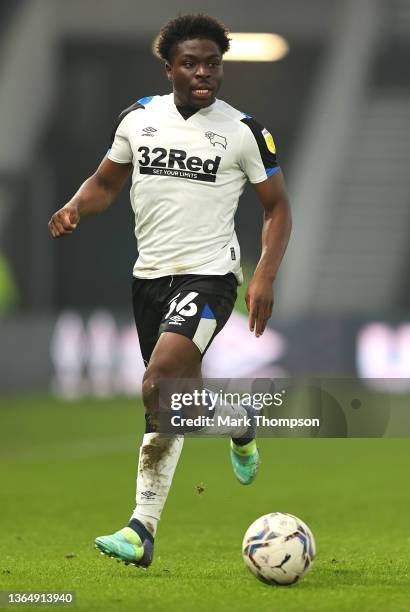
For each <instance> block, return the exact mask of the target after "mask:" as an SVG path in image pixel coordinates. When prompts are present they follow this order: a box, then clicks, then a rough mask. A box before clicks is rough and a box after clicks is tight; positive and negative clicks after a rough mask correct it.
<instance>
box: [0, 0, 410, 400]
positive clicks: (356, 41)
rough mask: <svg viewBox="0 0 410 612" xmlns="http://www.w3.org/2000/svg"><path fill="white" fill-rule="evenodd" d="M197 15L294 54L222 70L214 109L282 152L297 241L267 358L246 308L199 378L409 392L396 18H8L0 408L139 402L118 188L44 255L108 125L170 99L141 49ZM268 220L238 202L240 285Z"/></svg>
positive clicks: (159, 7)
mask: <svg viewBox="0 0 410 612" xmlns="http://www.w3.org/2000/svg"><path fill="white" fill-rule="evenodd" d="M196 11H203V12H208V13H209V14H211V15H214V16H215V17H217V18H219V19H221V20H222V21H223V22H224V23H225V24H226V25H227V26H228V27H229V29H230V30H231V31H232V32H271V33H275V34H278V35H280V36H282V37H283V38H284V39H285V40H286V42H287V44H288V47H289V49H288V53H287V54H286V55H285V56H284V57H283V58H282V59H280V60H279V61H252V62H249V61H232V62H226V64H225V81H224V85H223V88H222V90H221V92H220V94H219V96H220V97H221V98H223V99H225V100H226V101H228V102H230V103H232V104H233V105H234V106H236V107H237V108H240V109H241V110H243V111H245V112H247V113H249V114H252V115H254V116H255V117H256V118H258V120H259V121H260V122H261V123H264V124H266V126H267V127H268V128H270V130H271V132H272V134H273V135H274V138H275V141H276V144H277V148H278V151H279V159H280V163H281V166H282V168H283V171H284V173H285V177H286V179H287V184H288V188H289V193H290V198H291V204H292V209H293V216H294V231H293V236H292V239H291V243H290V245H289V248H288V252H287V254H286V259H285V261H284V264H283V266H282V268H281V272H280V277H279V279H278V281H277V285H276V305H275V310H274V316H273V317H272V319H271V321H270V326H269V330H268V331H267V333H266V334H265V335H264V336H263V338H261V339H259V340H255V339H254V338H252V337H251V336H250V334H249V333H248V332H247V320H246V317H245V315H244V313H245V309H244V303H243V292H242V295H240V297H239V299H238V302H237V312H236V313H235V314H234V316H233V317H232V319H231V321H230V323H229V324H228V326H227V327H226V329H225V330H224V331H223V333H221V334H220V336H219V337H218V339H217V341H216V342H215V344H214V346H213V347H212V349H211V350H210V351H209V354H208V356H207V358H206V363H205V367H206V373H207V375H208V376H213V377H228V376H236V377H239V376H245V377H251V376H269V377H270V376H279V375H280V376H287V375H297V374H302V375H316V376H319V375H323V376H359V377H368V378H373V377H374V378H386V379H387V378H395V377H400V378H408V379H410V319H409V306H410V280H409V279H410V241H409V240H408V235H409V230H410V195H409V194H410V189H409V188H410V172H409V170H408V160H409V158H410V129H409V128H410V81H409V79H408V67H409V60H410V3H409V2H408V1H407V0H334V1H333V2H329V1H328V0H309V2H306V1H304V0H287V2H280V1H279V0H271V1H270V2H265V1H263V0H254V2H252V4H251V5H250V4H249V2H245V1H244V0H236V1H235V2H233V1H232V2H224V3H221V2H216V1H214V0H212V1H211V0H210V1H205V2H202V3H199V2H195V1H190V2H187V1H185V0H180V1H179V2H175V1H173V0H169V1H167V2H157V3H155V6H154V5H150V4H146V3H141V2H136V1H134V0H115V2H114V1H113V0H98V1H97V0H86V1H84V0H81V1H80V0H70V1H65V0H2V2H1V4H0V32H1V37H0V41H1V42H0V123H1V134H2V138H1V142H0V347H1V349H0V389H1V391H2V392H3V398H4V397H5V395H4V393H5V392H8V393H10V392H16V391H41V392H49V391H51V392H53V393H55V394H57V395H59V396H63V397H68V398H74V397H79V396H81V395H83V394H90V393H91V394H95V395H97V396H111V395H114V394H117V393H121V394H122V393H124V394H130V395H133V394H135V393H137V392H138V391H139V388H140V380H141V376H142V372H143V364H142V360H141V357H140V354H139V349H138V343H137V336H136V332H135V330H134V327H133V322H132V312H131V303H130V284H131V270H132V265H133V262H134V261H135V259H136V256H137V251H136V244H135V239H134V235H133V218H132V214H131V208H130V205H129V201H128V191H127V189H125V190H124V193H123V194H122V195H121V197H120V199H119V201H118V202H117V203H116V204H115V205H114V206H113V207H112V209H111V210H110V211H109V212H107V213H106V214H105V215H102V216H101V217H98V218H92V219H89V220H85V221H83V222H82V224H81V228H80V230H79V231H78V232H77V233H75V235H73V236H71V237H70V238H68V239H63V240H59V241H53V240H52V239H51V237H50V235H49V233H48V229H47V222H48V219H49V217H50V216H51V214H52V212H53V211H54V210H56V209H57V208H58V207H60V206H61V205H62V204H64V203H65V202H66V201H67V200H68V199H69V198H70V197H71V195H72V194H73V192H74V191H75V190H76V189H77V187H78V186H79V184H80V183H81V182H82V181H83V180H84V179H85V178H86V177H87V176H89V175H90V173H92V172H93V171H94V169H95V167H96V165H97V164H98V162H99V160H100V159H101V158H102V157H103V156H104V154H105V152H106V150H107V147H108V143H109V137H110V132H111V129H112V126H113V123H114V121H115V118H116V116H117V115H118V113H119V112H120V111H121V110H122V109H123V108H125V107H127V106H128V105H129V104H131V103H132V102H133V101H135V100H136V99H138V98H140V97H143V96H147V95H152V94H153V93H168V91H169V89H168V83H167V81H166V80H165V78H164V75H163V68H162V66H161V63H160V61H159V60H158V59H157V58H156V57H155V56H154V54H153V52H152V42H153V39H154V37H155V35H156V34H157V33H158V30H159V28H160V26H161V25H162V24H163V23H164V22H165V21H166V20H168V19H169V18H171V17H173V16H175V15H176V14H177V13H178V12H196ZM261 217H262V215H261V207H260V205H259V204H258V202H257V201H256V198H255V196H254V194H253V192H252V189H251V188H249V189H247V191H246V193H245V194H244V196H243V197H242V200H241V202H240V205H239V210H238V213H237V231H238V235H239V239H240V243H241V246H242V253H243V261H244V268H245V275H246V276H247V277H248V278H249V275H250V273H251V271H252V269H253V266H254V265H255V263H256V261H257V259H258V256H259V244H260V228H261ZM401 391H402V392H403V391H406V392H409V391H410V383H409V385H408V386H407V387H406V385H402V386H401Z"/></svg>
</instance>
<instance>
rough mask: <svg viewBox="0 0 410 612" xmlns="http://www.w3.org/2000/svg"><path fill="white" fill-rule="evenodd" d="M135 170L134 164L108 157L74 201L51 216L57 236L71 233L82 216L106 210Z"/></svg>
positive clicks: (54, 235)
mask: <svg viewBox="0 0 410 612" xmlns="http://www.w3.org/2000/svg"><path fill="white" fill-rule="evenodd" d="M131 170H132V164H131V163H128V164H119V163H116V162H114V161H111V159H108V157H105V158H104V159H103V161H102V162H101V164H100V165H99V167H98V168H97V170H96V172H95V173H94V174H93V175H92V176H90V177H89V178H88V179H87V180H86V181H85V182H84V183H83V184H82V185H81V187H80V189H79V190H78V191H77V193H76V194H75V195H74V196H73V197H72V198H71V200H70V201H69V202H67V204H66V205H65V206H63V208H60V210H58V211H57V212H55V213H54V214H53V216H52V217H51V219H50V221H49V223H48V228H49V230H50V232H51V235H52V236H53V238H59V237H60V236H65V235H66V234H71V233H72V232H73V231H74V230H75V229H76V227H77V226H78V223H79V222H80V219H81V217H85V216H86V215H96V214H99V213H102V212H104V210H106V209H107V208H108V207H109V206H111V204H112V203H113V201H114V200H115V198H116V197H117V195H118V194H119V192H120V191H121V189H122V187H123V186H124V183H125V181H126V180H127V178H128V176H129V175H130V172H131Z"/></svg>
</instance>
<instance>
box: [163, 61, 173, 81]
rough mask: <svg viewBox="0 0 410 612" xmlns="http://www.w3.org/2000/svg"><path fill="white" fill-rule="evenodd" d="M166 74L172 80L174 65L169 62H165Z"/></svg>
mask: <svg viewBox="0 0 410 612" xmlns="http://www.w3.org/2000/svg"><path fill="white" fill-rule="evenodd" d="M165 74H166V75H167V79H168V81H172V66H171V64H170V63H169V62H165Z"/></svg>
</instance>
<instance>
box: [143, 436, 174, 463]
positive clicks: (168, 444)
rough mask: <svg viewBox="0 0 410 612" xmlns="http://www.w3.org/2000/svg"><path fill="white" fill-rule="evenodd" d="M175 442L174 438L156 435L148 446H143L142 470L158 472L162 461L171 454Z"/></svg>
mask: <svg viewBox="0 0 410 612" xmlns="http://www.w3.org/2000/svg"><path fill="white" fill-rule="evenodd" d="M175 442H176V438H175V437H167V436H162V435H161V434H158V435H157V436H155V438H152V440H151V441H150V443H149V444H144V446H143V447H142V449H141V467H142V469H143V470H150V471H151V470H152V471H153V472H158V471H159V468H160V464H161V463H162V461H163V460H164V459H166V458H167V457H168V456H169V455H170V454H171V453H172V450H173V447H174V444H175Z"/></svg>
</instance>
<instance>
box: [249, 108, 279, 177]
mask: <svg viewBox="0 0 410 612" xmlns="http://www.w3.org/2000/svg"><path fill="white" fill-rule="evenodd" d="M241 123H243V124H244V125H245V132H244V135H243V139H242V147H241V158H240V165H241V168H242V170H243V172H244V173H245V174H246V176H247V177H248V179H249V180H250V182H251V183H261V182H262V181H266V179H268V178H269V177H270V176H272V175H273V174H275V173H276V172H279V170H280V167H279V164H278V161H277V158H276V147H275V143H274V141H273V138H272V135H271V134H270V132H268V130H267V129H266V128H264V127H263V125H261V124H260V123H258V122H257V121H255V120H254V119H253V118H252V117H245V118H244V119H242V121H241Z"/></svg>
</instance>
